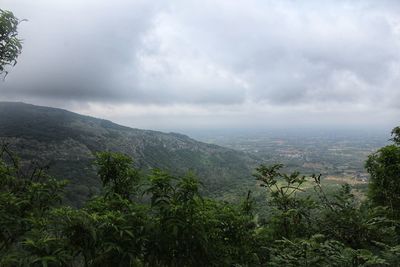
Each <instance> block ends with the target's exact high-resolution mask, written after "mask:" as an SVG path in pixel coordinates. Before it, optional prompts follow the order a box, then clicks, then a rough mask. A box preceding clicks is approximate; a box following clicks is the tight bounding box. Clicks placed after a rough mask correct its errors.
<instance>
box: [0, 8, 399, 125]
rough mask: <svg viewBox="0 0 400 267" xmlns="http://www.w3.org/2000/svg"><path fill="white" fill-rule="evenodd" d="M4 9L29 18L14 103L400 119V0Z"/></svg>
mask: <svg viewBox="0 0 400 267" xmlns="http://www.w3.org/2000/svg"><path fill="white" fill-rule="evenodd" d="M3 6H4V8H5V9H10V10H12V11H14V13H15V14H16V15H17V16H19V17H21V18H27V19H29V22H26V23H23V25H21V36H22V37H23V38H24V40H25V44H24V50H23V54H22V55H21V57H20V60H19V63H18V65H17V66H16V67H15V68H14V69H13V70H12V72H10V75H9V76H8V77H7V80H6V82H4V83H2V84H0V87H1V88H0V90H1V96H0V99H3V100H7V99H22V100H24V99H28V100H32V101H34V102H35V101H36V102H40V103H42V104H43V103H44V104H46V103H60V102H61V103H62V102H64V103H73V104H70V105H71V107H75V109H76V110H80V109H81V110H82V109H85V110H87V109H86V107H87V106H88V105H90V104H93V105H111V106H114V107H116V106H118V105H120V104H126V105H133V106H135V105H140V107H141V108H142V109H146V108H147V107H149V106H164V108H163V109H162V110H163V113H165V114H168V112H166V111H167V110H171V112H175V111H173V110H180V109H176V106H177V105H178V106H179V105H181V106H184V107H187V106H192V108H191V109H190V110H191V112H193V113H192V115H193V118H195V117H196V114H197V113H196V112H199V110H198V108H197V107H198V106H199V105H201V106H202V108H204V109H210V110H212V109H213V108H215V107H225V108H218V110H219V111H218V112H220V114H221V118H220V120H221V121H224V120H226V121H230V119H227V118H228V117H229V118H234V117H235V116H236V117H240V118H242V119H243V118H249V117H252V115H251V114H252V113H251V112H261V114H258V115H257V116H262V112H269V111H267V110H264V109H262V108H261V107H265V106H268V108H269V110H272V109H276V108H277V107H280V108H284V109H285V108H286V110H283V111H282V114H283V113H285V114H289V113H290V111H291V110H292V108H293V107H296V106H297V107H299V108H300V109H302V107H303V106H307V107H309V110H313V112H314V110H317V113H318V112H319V115H318V116H317V117H318V118H321V120H323V118H324V114H326V113H325V112H326V108H327V107H332V109H334V108H337V105H342V106H343V108H346V109H347V112H348V113H351V112H355V114H359V115H358V117H357V116H354V120H356V118H358V119H359V120H360V121H361V120H362V119H361V117H362V116H365V114H368V112H372V110H373V112H375V113H377V112H378V113H379V109H380V110H381V111H382V116H384V115H383V114H386V109H393V112H397V113H396V114H398V115H400V114H399V113H398V112H399V110H400V109H399V108H398V107H399V105H398V102H400V101H397V100H400V99H398V97H399V94H398V93H397V92H398V90H399V89H398V87H399V81H400V79H399V78H400V75H399V66H400V52H399V51H400V15H399V14H400V4H399V2H398V1H372V0H370V1H346V0H342V1H317V0H314V1H313V0H310V1H291V0H285V1H261V0H250V1H228V0H226V1H222V0H221V1H211V0H205V1H196V0H190V1H179V0H176V1H165V2H164V1H144V0H138V1H127V0H126V1H124V0H114V1H106V0H104V1H95V0H89V1H78V0H73V1H71V0H70V1H67V0H62V1H50V0H38V1H29V0H20V1H14V0H5V3H3ZM65 105H67V104H65ZM249 106H259V107H260V109H258V110H253V111H251V112H250V111H249V110H252V109H251V108H249ZM79 107H81V108H79ZM168 107H171V108H170V109H168ZM321 107H323V108H321ZM354 107H362V110H363V111H362V112H360V110H355V109H354ZM368 107H371V108H368ZM372 107H373V108H372ZM377 108H379V109H378V111H377ZM224 109H236V110H235V112H233V113H234V115H232V113H229V114H225V113H224V112H222V111H221V110H224ZM95 110H96V112H97V113H96V114H99V115H104V114H103V113H102V112H100V111H99V109H98V108H96V109H95ZM150 110H152V109H150ZM87 112H89V113H90V112H94V111H93V110H92V111H90V110H87ZM185 112H186V111H185ZM221 112H222V113H221ZM288 112H289V113H288ZM301 112H302V113H303V114H307V113H309V112H310V111H307V109H302V111H301ZM357 112H358V113H357ZM96 114H94V115H96ZM174 114H175V113H174ZM184 115H185V116H187V115H188V114H184ZM214 115H215V114H214ZM146 116H150V115H146ZM151 116H153V115H151ZM154 116H161V115H154ZM174 116H175V115H174ZM207 116H212V115H201V116H200V117H201V119H202V120H203V122H204V121H205V120H207V119H206V117H207ZM230 116H231V117H230ZM232 116H233V117H232ZM282 116H283V115H282ZM288 116H289V115H285V116H283V117H285V118H287V117H288ZM327 116H328V115H327ZM178 117H179V116H178ZM253 117H254V116H253ZM277 117H278V118H279V115H277ZM283 117H282V118H283ZM334 117H335V116H334V115H332V114H330V113H329V118H330V119H332V118H334ZM341 117H342V115H338V116H337V120H338V121H340V118H341ZM146 118H147V117H146ZM185 118H186V117H185ZM223 118H224V119H223ZM376 118H379V115H376ZM111 119H113V118H111ZM189 120H190V119H189ZM254 120H256V119H254ZM277 120H279V119H277ZM317 120H318V119H317ZM124 121H125V119H124ZM391 122H392V121H391ZM391 122H390V123H391ZM232 123H233V122H232ZM216 124H218V122H216Z"/></svg>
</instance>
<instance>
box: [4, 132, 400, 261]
mask: <svg viewBox="0 0 400 267" xmlns="http://www.w3.org/2000/svg"><path fill="white" fill-rule="evenodd" d="M393 134H394V139H393V140H394V144H393V145H389V146H386V147H384V148H382V149H380V150H379V151H378V152H377V153H375V154H373V155H371V156H370V157H369V159H368V161H367V163H366V166H367V169H368V171H369V172H370V173H371V179H372V180H371V183H370V187H369V193H368V198H367V199H366V200H365V201H361V200H360V199H358V198H356V197H355V196H354V194H353V193H352V188H351V187H350V185H347V184H345V185H343V186H342V187H341V188H340V189H339V190H337V191H335V192H333V193H327V192H325V190H324V188H323V184H322V183H321V175H312V176H311V177H306V176H303V175H301V174H300V173H298V172H293V173H290V174H285V173H282V172H281V170H282V167H283V166H282V165H279V164H278V165H273V166H264V165H261V166H260V167H259V168H257V173H256V174H255V178H256V180H257V181H258V184H259V185H260V186H261V187H262V188H264V197H265V199H266V202H267V204H266V205H265V206H264V207H263V206H261V207H258V208H261V209H262V208H265V209H266V210H267V212H264V213H259V212H257V210H256V208H255V202H254V199H253V198H252V196H251V193H250V192H249V193H248V194H247V197H246V198H245V199H243V200H242V201H241V204H240V205H233V204H229V203H227V202H223V201H219V200H215V199H211V198H207V197H204V196H203V195H202V194H201V192H200V187H201V184H200V182H199V181H198V180H197V179H196V178H195V177H194V176H193V174H191V173H188V174H187V175H184V176H175V175H171V174H169V173H167V172H164V171H161V170H158V169H154V170H153V171H152V172H151V173H147V174H143V173H141V172H139V170H138V169H137V168H135V167H134V164H133V162H132V160H131V158H130V157H128V156H126V155H124V154H120V153H111V152H101V153H97V154H96V160H95V162H96V165H97V168H96V170H97V174H98V178H99V180H100V181H101V183H102V189H101V191H100V192H99V194H95V195H93V196H92V197H91V198H90V199H89V200H88V201H86V202H85V203H84V204H83V205H82V207H81V208H73V207H69V206H67V205H65V204H63V203H62V198H63V197H62V192H63V187H64V186H65V184H66V182H65V181H57V180H55V179H53V178H51V177H50V176H48V175H46V174H45V172H44V170H43V169H42V168H39V167H37V168H34V169H33V170H30V171H27V170H26V169H23V168H21V166H20V163H19V161H18V159H17V158H16V157H14V156H13V154H12V153H11V152H10V150H9V148H8V146H3V147H2V149H1V151H0V156H1V161H0V228H1V229H2V230H1V235H0V266H400V261H399V258H400V234H399V233H400V231H399V230H400V224H399V216H398V214H399V206H398V203H399V202H398V201H396V200H398V198H399V196H400V193H399V192H400V191H399V190H397V187H395V186H396V182H397V180H396V179H398V177H399V174H400V172H399V169H398V166H399V164H400V157H398V153H397V152H398V151H399V150H400V144H399V142H398V138H400V136H399V134H398V132H396V131H394V132H393ZM310 180H312V181H313V189H314V192H315V193H314V194H313V195H310V194H305V192H303V191H304V189H303V188H304V184H305V183H309V182H310ZM261 214H263V215H261Z"/></svg>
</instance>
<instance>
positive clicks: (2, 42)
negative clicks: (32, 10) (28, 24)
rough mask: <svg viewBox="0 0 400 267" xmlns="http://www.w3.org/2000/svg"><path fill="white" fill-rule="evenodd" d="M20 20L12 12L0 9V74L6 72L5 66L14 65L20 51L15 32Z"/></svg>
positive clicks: (20, 43)
mask: <svg viewBox="0 0 400 267" xmlns="http://www.w3.org/2000/svg"><path fill="white" fill-rule="evenodd" d="M20 22H21V21H20V20H19V19H18V18H16V17H15V16H14V14H13V13H12V12H10V11H6V10H2V9H0V75H4V74H7V71H6V67H7V66H9V65H15V64H16V63H17V57H18V56H19V54H20V53H21V49H22V42H21V40H20V39H19V38H18V32H17V29H18V24H19V23H20Z"/></svg>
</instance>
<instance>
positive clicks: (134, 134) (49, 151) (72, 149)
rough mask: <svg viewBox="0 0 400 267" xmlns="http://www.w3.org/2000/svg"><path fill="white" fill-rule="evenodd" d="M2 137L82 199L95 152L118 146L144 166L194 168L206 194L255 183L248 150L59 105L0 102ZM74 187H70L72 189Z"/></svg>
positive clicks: (92, 184) (91, 179)
mask: <svg viewBox="0 0 400 267" xmlns="http://www.w3.org/2000/svg"><path fill="white" fill-rule="evenodd" d="M0 114H1V116H0V140H2V142H5V143H8V144H9V146H10V148H11V149H12V150H13V151H14V152H16V154H18V155H19V156H20V157H21V158H22V160H23V162H26V163H27V164H28V162H29V161H30V160H32V159H34V160H35V161H36V162H37V163H38V164H39V165H41V166H48V167H49V173H50V174H52V175H54V176H56V177H57V178H62V179H68V180H70V185H69V189H70V190H68V191H67V199H70V200H72V201H73V202H75V203H77V202H81V201H82V200H84V199H85V198H86V197H87V196H88V195H89V194H93V193H96V192H98V188H99V182H98V180H97V179H96V178H95V173H96V170H95V168H94V167H93V159H94V154H93V153H95V152H98V151H114V152H122V153H125V154H127V155H129V156H130V157H132V158H134V160H135V165H136V167H138V168H139V169H141V170H142V171H147V170H149V169H151V168H160V169H163V170H168V171H170V172H171V173H175V174H183V173H186V172H188V171H192V172H194V173H195V174H196V175H197V176H198V177H199V179H200V181H201V182H202V183H203V184H204V188H205V189H204V190H205V191H206V194H209V195H213V196H221V195H222V192H227V191H229V189H232V188H235V187H237V186H238V185H240V186H241V187H242V188H243V190H245V186H244V187H243V184H250V183H253V181H254V179H253V178H252V177H251V172H252V170H254V166H255V164H256V160H255V159H254V158H252V157H251V156H249V155H248V154H245V153H242V152H238V151H235V150H232V149H227V148H223V147H220V146H217V145H211V144H206V143H202V142H198V141H196V140H193V139H191V138H189V137H188V136H185V135H182V134H177V133H163V132H158V131H149V130H141V129H133V128H129V127H124V126H121V125H118V124H115V123H112V122H110V121H107V120H102V119H97V118H93V117H88V116H83V115H79V114H76V113H73V112H69V111H66V110H62V109H56V108H49V107H41V106H34V105H29V104H24V103H12V102H0ZM71 189H72V190H71Z"/></svg>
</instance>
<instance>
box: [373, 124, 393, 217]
mask: <svg viewBox="0 0 400 267" xmlns="http://www.w3.org/2000/svg"><path fill="white" fill-rule="evenodd" d="M392 136H393V138H392V140H393V141H394V144H392V145H388V146H385V147H383V148H381V149H379V150H378V151H377V152H376V153H374V154H372V155H370V156H369V157H368V160H367V162H366V165H365V166H366V168H367V171H368V173H369V174H370V175H371V179H370V183H369V191H368V195H369V198H370V199H371V201H372V203H373V204H374V205H375V206H386V207H388V208H389V209H390V212H391V215H392V216H393V217H394V218H397V219H398V218H400V175H399V174H400V128H399V127H396V128H394V129H393V131H392Z"/></svg>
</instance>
